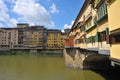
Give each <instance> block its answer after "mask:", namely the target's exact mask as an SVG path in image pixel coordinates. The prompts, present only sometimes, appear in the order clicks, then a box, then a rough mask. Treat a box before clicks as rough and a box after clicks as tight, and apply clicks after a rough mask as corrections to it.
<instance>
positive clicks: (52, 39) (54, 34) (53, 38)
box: [46, 29, 64, 49]
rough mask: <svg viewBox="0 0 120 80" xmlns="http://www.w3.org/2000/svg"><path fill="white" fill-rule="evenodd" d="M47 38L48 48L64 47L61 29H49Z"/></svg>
mask: <svg viewBox="0 0 120 80" xmlns="http://www.w3.org/2000/svg"><path fill="white" fill-rule="evenodd" d="M46 33H47V40H46V49H63V48H64V42H63V38H62V33H61V31H60V30H52V29H48V30H47V31H46Z"/></svg>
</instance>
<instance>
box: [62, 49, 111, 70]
mask: <svg viewBox="0 0 120 80" xmlns="http://www.w3.org/2000/svg"><path fill="white" fill-rule="evenodd" d="M64 57H65V65H66V67H69V68H78V69H104V68H107V67H109V65H110V60H109V56H107V55H102V54H99V53H98V52H97V51H89V50H85V49H80V48H65V49H64Z"/></svg>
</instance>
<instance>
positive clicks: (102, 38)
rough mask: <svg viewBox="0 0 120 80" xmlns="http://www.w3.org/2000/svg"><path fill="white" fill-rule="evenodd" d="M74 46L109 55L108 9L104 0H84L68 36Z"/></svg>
mask: <svg viewBox="0 0 120 80" xmlns="http://www.w3.org/2000/svg"><path fill="white" fill-rule="evenodd" d="M71 35H72V36H74V47H79V48H81V49H86V50H90V51H97V52H98V53H100V54H105V55H110V49H109V48H110V44H109V27H108V11H107V3H106V1H105V0H85V2H84V4H83V6H82V8H81V10H80V12H79V14H78V16H77V18H76V20H75V22H74V24H73V25H72V28H71V32H70V34H69V36H71Z"/></svg>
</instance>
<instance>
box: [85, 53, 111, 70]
mask: <svg viewBox="0 0 120 80" xmlns="http://www.w3.org/2000/svg"><path fill="white" fill-rule="evenodd" d="M83 66H84V68H86V69H107V68H108V67H109V66H110V60H109V56H107V55H102V54H92V55H88V56H87V57H86V58H85V59H84V61H83Z"/></svg>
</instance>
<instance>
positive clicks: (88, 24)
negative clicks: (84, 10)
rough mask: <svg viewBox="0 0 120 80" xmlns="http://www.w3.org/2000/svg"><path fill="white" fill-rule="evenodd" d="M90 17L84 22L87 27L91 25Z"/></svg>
mask: <svg viewBox="0 0 120 80" xmlns="http://www.w3.org/2000/svg"><path fill="white" fill-rule="evenodd" d="M91 25H92V24H91V19H89V20H88V21H87V22H86V27H87V28H89V27H90V26H91Z"/></svg>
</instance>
